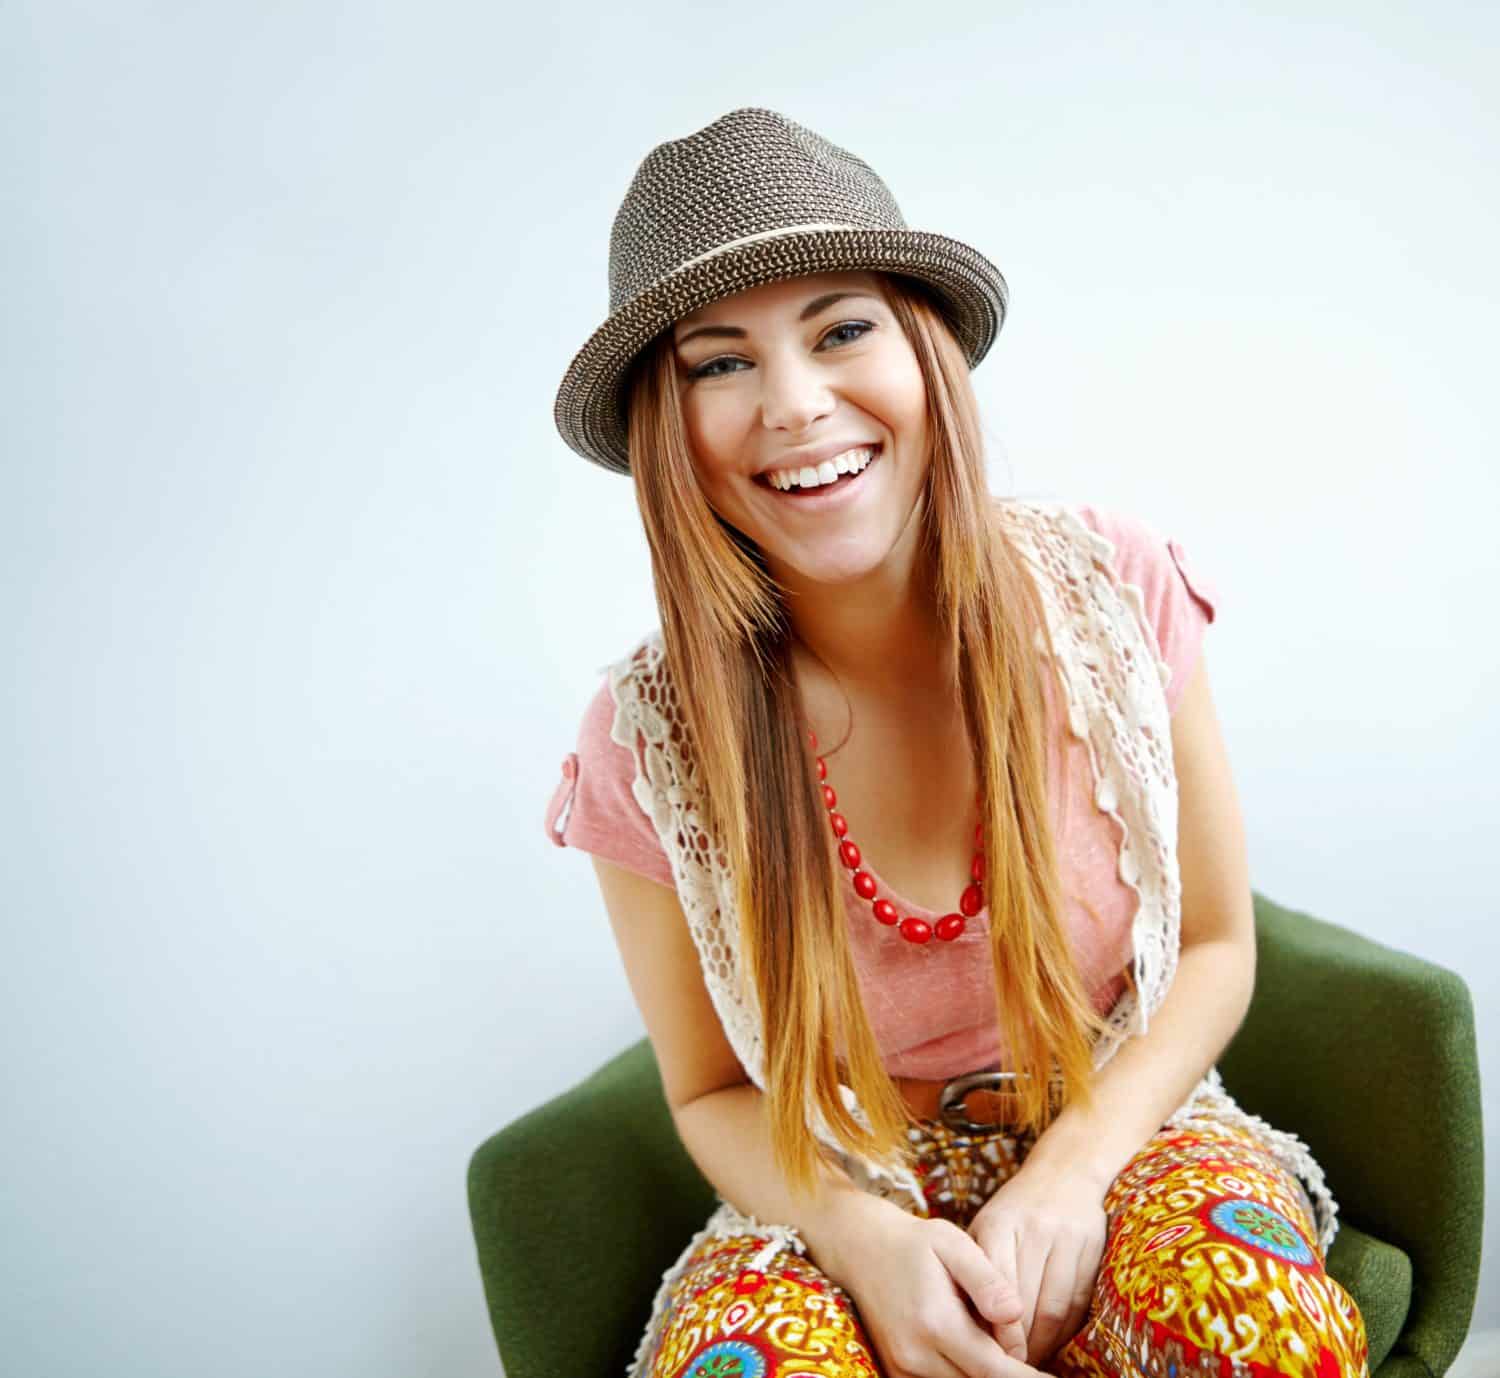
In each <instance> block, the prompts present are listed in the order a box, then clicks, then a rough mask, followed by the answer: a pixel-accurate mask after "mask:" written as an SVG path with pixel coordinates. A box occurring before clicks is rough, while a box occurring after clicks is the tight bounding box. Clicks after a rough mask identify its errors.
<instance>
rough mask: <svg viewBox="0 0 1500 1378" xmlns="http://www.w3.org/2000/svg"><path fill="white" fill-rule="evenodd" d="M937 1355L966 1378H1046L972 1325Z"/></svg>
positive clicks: (951, 1340)
mask: <svg viewBox="0 0 1500 1378" xmlns="http://www.w3.org/2000/svg"><path fill="white" fill-rule="evenodd" d="M939 1352H940V1354H941V1357H942V1358H943V1360H944V1361H945V1362H947V1363H953V1364H956V1365H957V1366H958V1370H959V1372H961V1373H962V1374H964V1375H965V1378H1045V1376H1044V1375H1043V1374H1042V1372H1041V1370H1040V1369H1036V1368H1033V1367H1032V1366H1031V1365H1030V1364H1028V1363H1027V1362H1026V1361H1025V1360H1024V1359H1013V1358H1011V1356H1010V1355H1009V1354H1007V1353H1006V1352H1005V1351H1004V1350H1003V1349H1001V1348H1000V1346H999V1345H998V1344H996V1343H995V1341H994V1340H993V1339H992V1338H991V1337H990V1336H988V1335H986V1334H985V1332H984V1331H983V1330H981V1329H980V1328H979V1327H978V1326H977V1325H975V1324H973V1322H972V1321H971V1322H969V1324H968V1325H967V1327H966V1328H965V1330H964V1331H963V1332H962V1333H961V1334H958V1335H955V1336H953V1337H952V1338H950V1339H948V1340H946V1341H945V1343H944V1344H943V1345H942V1346H941V1347H940V1351H939Z"/></svg>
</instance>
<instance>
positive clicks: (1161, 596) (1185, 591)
mask: <svg viewBox="0 0 1500 1378" xmlns="http://www.w3.org/2000/svg"><path fill="white" fill-rule="evenodd" d="M1077 510H1078V514H1079V516H1080V517H1082V518H1083V520H1084V521H1085V522H1087V523H1088V524H1089V525H1090V526H1091V527H1093V529H1094V530H1095V531H1097V532H1099V534H1100V535H1102V536H1104V537H1105V538H1107V539H1108V540H1109V542H1110V543H1111V544H1112V545H1113V546H1114V548H1115V558H1114V566H1115V572H1116V574H1117V575H1118V576H1119V578H1120V580H1121V582H1122V583H1127V584H1134V585H1135V587H1136V588H1138V589H1139V590H1140V592H1141V601H1142V602H1143V603H1144V605H1145V609H1146V620H1147V622H1148V623H1149V624H1150V626H1151V629H1152V631H1153V632H1154V633H1155V636H1156V645H1157V649H1158V650H1159V651H1160V653H1161V658H1162V659H1163V660H1164V661H1166V663H1167V665H1168V666H1169V667H1170V669H1171V672H1172V673H1171V678H1170V679H1169V680H1168V682H1167V689H1166V695H1167V712H1168V714H1169V715H1170V714H1172V713H1175V712H1176V711H1177V705H1178V703H1179V702H1181V700H1182V694H1183V690H1184V689H1186V688H1187V682H1188V679H1189V677H1190V676H1191V675H1192V672H1193V669H1194V667H1195V666H1196V665H1197V662H1198V657H1199V655H1200V653H1201V651H1202V646H1203V635H1204V633H1205V632H1206V631H1207V630H1208V625H1209V623H1211V622H1212V621H1213V620H1214V618H1215V616H1216V615H1217V613H1218V603H1219V594H1218V589H1217V588H1216V586H1215V585H1213V584H1212V583H1210V582H1209V581H1208V580H1207V579H1205V578H1204V576H1203V575H1202V574H1200V573H1199V572H1198V570H1197V568H1196V567H1195V566H1194V565H1193V564H1192V563H1191V562H1190V561H1189V559H1188V556H1187V553H1186V551H1184V550H1183V548H1182V544H1181V542H1180V541H1177V540H1175V539H1173V538H1171V537H1167V536H1163V535H1162V534H1161V533H1160V532H1159V531H1158V530H1157V529H1156V528H1155V527H1154V526H1152V525H1151V524H1150V523H1149V522H1146V521H1144V520H1142V519H1141V518H1139V517H1135V516H1131V515H1130V514H1129V513H1124V512H1114V511H1109V510H1107V509H1101V508H1097V507H1093V506H1091V505H1087V504H1085V505H1083V506H1080V507H1079V508H1078V509H1077Z"/></svg>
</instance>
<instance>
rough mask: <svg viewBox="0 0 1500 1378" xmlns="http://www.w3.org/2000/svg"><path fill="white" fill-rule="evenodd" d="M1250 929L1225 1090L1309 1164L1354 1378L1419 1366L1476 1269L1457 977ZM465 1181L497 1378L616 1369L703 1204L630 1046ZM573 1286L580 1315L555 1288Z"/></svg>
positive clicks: (1473, 1151)
mask: <svg viewBox="0 0 1500 1378" xmlns="http://www.w3.org/2000/svg"><path fill="white" fill-rule="evenodd" d="M1255 927H1256V938H1257V943H1258V956H1257V962H1256V984H1255V997H1254V1000H1253V1001H1252V1003H1251V1007H1250V1012H1249V1014H1248V1015H1247V1016H1246V1019H1245V1022H1244V1025H1243V1027H1242V1028H1241V1029H1240V1031H1239V1033H1238V1034H1237V1035H1236V1036H1235V1039H1234V1041H1233V1042H1232V1043H1231V1044H1230V1045H1229V1047H1228V1048H1226V1049H1225V1051H1224V1054H1223V1056H1222V1057H1221V1058H1220V1059H1219V1062H1218V1066H1219V1070H1220V1073H1221V1075H1222V1076H1223V1078H1224V1084H1225V1086H1226V1087H1227V1088H1228V1089H1229V1090H1230V1092H1231V1093H1232V1094H1233V1095H1234V1096H1235V1098H1236V1099H1237V1100H1238V1101H1239V1103H1240V1104H1241V1105H1243V1106H1244V1107H1245V1108H1246V1109H1247V1110H1250V1111H1252V1112H1254V1113H1255V1114H1258V1115H1261V1116H1262V1117H1264V1118H1265V1119H1266V1120H1267V1121H1269V1122H1270V1123H1271V1124H1273V1125H1276V1126H1277V1127H1278V1128H1284V1129H1290V1130H1292V1131H1293V1132H1295V1133H1296V1134H1298V1135H1299V1136H1300V1137H1301V1138H1302V1139H1303V1141H1304V1142H1305V1143H1306V1144H1307V1145H1308V1147H1309V1148H1310V1149H1311V1150H1312V1152H1313V1155H1314V1156H1315V1157H1316V1158H1317V1159H1318V1161H1319V1162H1320V1163H1321V1164H1322V1165H1323V1168H1324V1170H1325V1172H1326V1174H1327V1178H1328V1184H1329V1187H1330V1188H1331V1189H1332V1191H1333V1194H1334V1196H1335V1197H1336V1198H1337V1200H1338V1202H1339V1222H1340V1224H1339V1232H1338V1237H1337V1238H1336V1239H1335V1240H1334V1242H1333V1247H1332V1249H1331V1250H1330V1251H1329V1256H1328V1271H1329V1272H1330V1273H1331V1274H1332V1275H1333V1276H1334V1277H1335V1278H1337V1279H1338V1280H1339V1281H1340V1282H1341V1283H1342V1284H1343V1285H1344V1286H1345V1287H1346V1288H1347V1289H1348V1290H1349V1293H1350V1295H1352V1296H1353V1298H1354V1300H1355V1301H1356V1302H1357V1303H1358V1305H1359V1308H1360V1311H1361V1313H1362V1314H1363V1315H1364V1318H1365V1325H1366V1330H1367V1333H1368V1335H1369V1341H1370V1373H1371V1375H1372V1378H1439V1375H1441V1374H1442V1373H1443V1372H1444V1371H1445V1370H1446V1369H1447V1368H1448V1366H1449V1365H1450V1364H1451V1363H1452V1362H1453V1359H1454V1356H1455V1355H1457V1353H1458V1351H1459V1347H1460V1346H1461V1345H1462V1343H1463V1340H1464V1336H1465V1334H1466V1333H1467V1331H1468V1327H1469V1320H1470V1317H1471V1315H1472V1312H1473V1307H1474V1299H1475V1291H1476V1287H1477V1284H1478V1277H1479V1245H1480V1236H1481V1228H1482V1223H1483V1220H1482V1216H1483V1208H1484V1156H1483V1142H1482V1138H1483V1134H1482V1125H1481V1119H1480V1100H1479V1064H1478V1055H1477V1050H1476V1047H1475V1041H1474V1016H1473V1007H1472V1004H1471V1002H1470V997H1469V990H1468V987H1467V986H1466V985H1465V984H1464V982H1463V980H1462V978H1461V977H1459V976H1458V975H1456V974H1455V973H1454V972H1451V971H1449V970H1447V969H1446V968H1443V967H1440V966H1436V965H1435V964H1433V963H1431V962H1427V961H1423V960H1421V959H1420V958H1417V957H1413V956H1410V955H1408V954H1406V953H1403V952H1398V951H1395V950H1394V949H1392V948H1389V947H1385V946H1383V945H1382V944H1380V943H1377V942H1374V941H1372V940H1371V939H1369V938H1366V937H1363V936H1361V935H1360V934H1357V933H1354V932H1351V931H1350V930H1349V929H1346V928H1342V927H1340V926H1338V925H1336V924H1332V923H1328V922H1325V921H1323V920H1320V919H1315V918H1313V917H1312V916H1310V915H1307V914H1302V913H1298V912H1296V911H1294V910H1288V909H1282V908H1280V907H1279V906H1277V905H1275V904H1273V903H1272V902H1271V901H1270V900H1268V899H1266V898H1265V897H1264V896H1262V895H1260V894H1256V895H1255ZM1288 1069H1292V1070H1293V1071H1294V1074H1293V1075H1288ZM468 1191H469V1214H470V1219H471V1221H472V1223H473V1228H474V1238H475V1242H476V1245H477V1249H478V1258H479V1269H480V1273H481V1276H482V1278H483V1281H484V1289H485V1295H486V1297H487V1299H488V1302H489V1310H490V1322H491V1324H492V1326H493V1327H494V1331H495V1336H496V1339H497V1341H498V1344H499V1349H500V1356H501V1360H502V1362H503V1363H504V1365H505V1372H506V1375H507V1378H554V1376H555V1375H558V1374H567V1375H569V1376H570V1378H610V1376H611V1375H614V1376H616V1378H617V1376H618V1375H620V1374H623V1373H624V1371H625V1369H626V1368H627V1366H628V1365H629V1362H630V1359H631V1356H632V1355H633V1353H634V1351H635V1346H636V1343H637V1341H638V1340H639V1338H640V1334H641V1331H642V1330H643V1329H644V1328H645V1325H646V1320H647V1317H648V1315H649V1314H650V1310H651V1301H652V1298H653V1296H654V1294H655V1291H656V1287H657V1284H658V1282H659V1281H660V1278H661V1275H662V1273H663V1272H664V1271H665V1270H666V1268H667V1267H668V1266H669V1265H670V1264H671V1263H672V1262H673V1260H674V1259H676V1257H677V1256H678V1254H679V1253H680V1252H681V1251H682V1249H683V1247H684V1245H685V1244H686V1243H687V1241H688V1239H689V1237H690V1236H691V1235H692V1234H693V1233H694V1232H695V1231H696V1230H698V1229H699V1228H700V1227H701V1226H702V1224H703V1222H704V1220H706V1219H707V1217H708V1215H709V1213H710V1211H712V1210H713V1208H714V1204H715V1202H716V1199H717V1198H716V1195H715V1193H714V1190H713V1188H712V1187H711V1186H710V1185H709V1184H708V1182H707V1181H706V1180H705V1179H704V1177H703V1175H702V1174H701V1173H700V1172H699V1171H698V1169H697V1166H696V1165H695V1164H694V1163H693V1161H692V1159H691V1158H689V1157H688V1155H687V1153H686V1151H685V1150H684V1149H683V1147H682V1145H681V1143H680V1142H679V1141H678V1138H677V1134H676V1130H675V1128H674V1127H673V1124H672V1120H671V1116H670V1114H669V1113H668V1110H667V1105H666V1101H665V1100H664V1098H663V1096H662V1089H661V1078H660V1075H659V1073H658V1071H657V1067H656V1060H655V1057H654V1056H653V1054H652V1050H651V1045H650V1043H649V1042H648V1041H647V1040H645V1039H642V1040H641V1041H640V1042H638V1043H636V1044H634V1045H633V1046H631V1047H629V1048H627V1049H626V1050H625V1051H624V1052H622V1053H621V1054H619V1055H618V1056H617V1057H615V1058H613V1059H611V1060H610V1061H609V1062H607V1063H605V1064H604V1066H602V1067H601V1068H599V1070H598V1071H596V1072H595V1073H594V1074H593V1075H592V1076H590V1077H588V1078H587V1079H586V1080H585V1081H583V1082H582V1083H580V1084H579V1085H578V1086H575V1087H573V1088H572V1089H571V1090H569V1091H566V1092H564V1093H563V1094H561V1095H559V1096H557V1097H555V1098H554V1099H552V1100H550V1101H548V1102H546V1103H545V1104H544V1105H541V1106H538V1107H537V1108H536V1109H535V1110H533V1111H531V1112H530V1113H529V1114H527V1115H523V1116H522V1117H521V1118H520V1119H518V1120H516V1121H515V1122H514V1123H513V1124H510V1125H508V1126H506V1127H505V1128H504V1129H502V1130H500V1131H499V1132H498V1133H496V1134H495V1135H494V1136H492V1137H491V1138H490V1139H488V1140H487V1141H486V1142H485V1143H483V1144H482V1145H481V1146H480V1147H479V1148H478V1149H477V1150H476V1151H475V1153H474V1155H473V1157H472V1159H471V1160H470V1162H469V1171H468ZM579 1295H586V1296H587V1298H588V1310H587V1313H586V1314H587V1318H588V1319H587V1323H586V1324H580V1323H579V1320H580V1313H579V1312H578V1311H577V1310H576V1309H574V1308H573V1307H572V1306H570V1305H569V1304H568V1303H567V1301H566V1298H568V1297H570V1296H579Z"/></svg>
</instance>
